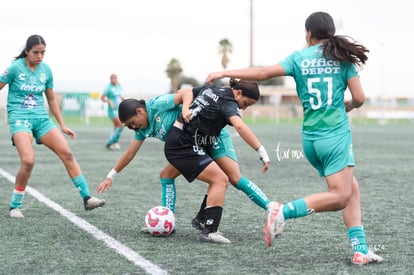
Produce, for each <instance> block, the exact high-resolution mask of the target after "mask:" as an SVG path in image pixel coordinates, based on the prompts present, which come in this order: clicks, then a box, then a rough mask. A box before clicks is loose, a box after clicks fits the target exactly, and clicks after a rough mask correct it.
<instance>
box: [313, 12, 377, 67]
mask: <svg viewBox="0 0 414 275" xmlns="http://www.w3.org/2000/svg"><path fill="white" fill-rule="evenodd" d="M305 29H306V31H310V33H311V37H312V38H316V39H325V41H324V42H323V43H322V47H323V56H324V57H325V58H327V59H332V60H337V61H345V62H350V63H353V64H355V65H357V66H359V67H361V66H362V65H363V64H365V62H366V61H367V60H368V56H367V55H366V53H368V52H369V50H368V49H367V48H366V47H365V46H363V45H362V44H360V43H358V42H356V41H355V40H354V39H353V38H351V37H350V36H346V35H335V31H336V29H335V23H334V21H333V19H332V17H331V16H330V15H329V14H328V13H326V12H314V13H312V14H311V15H310V16H309V17H308V18H307V19H306V22H305Z"/></svg>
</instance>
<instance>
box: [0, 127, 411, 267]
mask: <svg viewBox="0 0 414 275" xmlns="http://www.w3.org/2000/svg"><path fill="white" fill-rule="evenodd" d="M249 125H250V126H251V128H252V129H253V130H254V131H255V133H256V134H257V136H258V137H259V138H260V139H261V141H262V142H263V144H264V145H265V147H266V149H267V150H268V153H269V156H270V159H271V161H272V165H271V168H270V169H269V171H268V172H267V173H264V174H262V173H261V172H260V167H261V164H260V162H259V160H258V156H257V154H256V153H255V152H254V151H253V150H252V149H251V148H250V147H249V146H248V145H247V144H245V143H244V142H243V141H242V140H241V139H240V137H238V136H237V135H234V137H233V142H234V145H235V147H236V149H237V153H238V158H239V165H240V169H241V171H242V174H243V175H244V176H247V177H248V178H249V179H251V180H252V181H254V182H255V183H256V184H257V185H259V186H260V187H261V188H262V190H263V191H264V192H265V193H266V195H267V196H268V197H269V198H270V199H271V200H279V201H282V202H287V201H290V200H293V199H296V198H300V197H303V196H305V195H308V194H311V193H314V192H319V191H325V190H326V184H325V182H324V180H323V179H321V178H319V177H318V175H317V172H316V170H314V169H313V168H312V167H311V166H310V165H309V164H308V162H307V161H306V160H305V159H304V158H303V156H302V151H301V148H302V146H301V134H300V128H301V127H300V124H299V123H297V122H296V123H292V124H288V123H280V124H274V123H272V122H262V121H258V122H256V123H249ZM69 126H70V127H72V128H73V129H74V130H75V131H76V132H77V135H78V137H77V139H76V140H70V139H68V142H69V144H70V146H71V148H72V150H73V152H74V154H75V157H76V158H77V160H78V162H79V164H80V165H81V167H82V170H83V171H84V173H85V175H86V178H87V179H88V182H89V186H90V189H91V193H92V194H95V187H96V186H97V184H98V183H99V182H100V181H101V180H103V179H104V177H105V175H106V174H107V172H108V171H109V170H110V169H111V168H112V166H113V164H114V163H115V162H116V160H117V159H118V158H119V157H120V155H121V154H122V151H119V152H114V151H108V150H106V149H105V141H106V138H107V137H108V134H109V131H110V129H111V127H112V126H111V125H110V124H109V123H93V121H92V124H91V125H89V126H85V125H81V124H73V125H71V124H70V125H69ZM413 126H414V125H413V123H412V122H408V123H388V124H385V125H378V124H376V123H364V122H361V123H357V122H353V124H352V130H353V141H354V144H353V146H354V153H355V157H356V161H357V166H356V169H355V175H356V177H357V179H358V180H359V184H360V189H361V204H362V211H363V222H364V227H365V230H366V234H367V241H368V244H369V245H370V246H371V247H372V248H376V249H378V253H379V254H380V255H381V256H383V257H384V262H383V263H381V264H373V265H368V266H363V267H360V266H354V265H352V264H351V262H350V260H351V258H352V252H351V248H350V246H349V244H348V240H347V233H346V229H345V227H344V225H343V223H342V218H341V213H340V212H330V213H316V214H314V215H312V216H309V217H306V218H302V219H296V220H289V221H288V222H287V225H286V227H285V231H284V233H283V234H282V236H280V237H279V238H278V239H277V240H276V242H275V244H274V246H272V247H270V248H267V247H265V244H264V241H263V239H262V228H263V225H264V220H265V212H264V210H262V209H260V208H259V207H258V206H256V205H255V204H254V203H253V202H251V201H250V200H249V199H248V198H247V197H246V196H245V195H244V193H242V192H239V191H238V190H236V188H234V187H232V186H229V188H228V191H227V196H226V202H225V207H224V213H223V218H222V221H221V225H220V231H222V232H223V233H224V234H225V236H226V237H227V238H228V239H230V240H231V241H232V244H230V245H220V244H205V243H199V242H197V241H196V236H197V231H196V230H195V229H193V228H192V227H191V225H190V221H191V219H192V217H193V216H194V215H195V213H196V212H197V210H198V208H199V205H200V203H201V200H202V198H203V196H204V193H205V191H206V187H207V185H206V184H205V183H203V182H199V181H195V182H193V183H187V182H186V181H185V179H184V178H183V177H179V178H178V179H177V180H176V183H177V208H176V217H177V233H176V234H174V235H172V236H170V237H167V238H156V237H151V236H148V235H145V234H141V233H140V232H139V229H140V228H141V227H142V225H143V221H144V215H145V213H146V211H147V210H148V209H150V208H151V207H153V206H156V205H159V204H160V192H161V191H160V190H161V189H160V184H159V181H158V177H159V172H160V171H161V169H162V168H163V167H164V165H165V164H166V161H165V158H164V154H163V143H161V142H159V141H156V140H155V139H148V140H147V141H146V142H145V143H144V145H143V147H142V149H141V151H140V152H139V153H138V155H137V156H136V158H135V159H134V160H133V161H132V162H131V163H130V165H129V166H128V167H127V168H126V169H124V171H122V172H121V173H120V174H118V175H117V176H116V178H115V180H114V183H113V185H112V188H111V190H110V191H109V192H106V193H104V194H103V195H102V196H101V197H102V198H104V199H106V201H107V204H106V205H105V206H104V207H103V208H101V209H96V210H93V211H90V212H86V211H84V210H83V205H82V201H81V199H80V196H79V194H78V192H77V191H76V190H75V188H74V187H73V185H72V183H71V182H70V180H69V177H68V176H67V174H66V171H65V169H64V167H63V164H62V163H61V162H60V161H59V159H58V158H57V157H56V156H55V155H54V154H53V153H52V152H51V151H49V150H48V149H46V148H44V147H43V146H39V145H33V146H34V147H35V150H36V163H35V168H34V171H33V174H32V177H31V179H30V181H29V186H30V187H31V188H33V189H34V190H36V191H38V192H40V194H41V195H43V196H44V197H46V198H47V199H48V200H50V201H51V202H54V203H57V204H58V205H59V206H60V207H62V209H64V211H68V212H69V213H70V215H72V214H73V216H74V217H73V218H74V219H75V221H78V220H80V221H82V222H85V223H86V225H85V226H86V229H88V230H89V231H88V230H85V228H83V229H82V228H81V227H79V226H78V225H76V224H75V223H74V222H73V221H72V220H70V218H68V217H67V216H65V215H63V214H62V213H60V212H57V211H56V210H55V209H53V208H50V207H49V206H48V205H47V204H45V203H44V202H41V201H39V200H38V199H37V198H36V197H34V196H32V195H31V194H26V196H25V200H24V204H23V213H24V215H25V219H23V220H12V219H10V218H8V216H7V210H8V204H9V200H10V196H11V192H12V189H13V184H12V182H11V181H10V178H8V177H7V176H4V175H3V176H0V209H3V210H1V212H2V213H3V214H1V215H0V274H148V273H153V274H157V273H162V272H166V273H169V274H412V273H413V271H414V261H413V259H414V252H413V248H414V238H413V233H412V232H413V227H414V214H413V213H414V212H413V211H414V193H413V175H414V174H413V167H414V141H413V140H414V139H413V137H414V127H413ZM230 131H231V133H234V129H231V128H230ZM132 134H133V133H132V131H130V130H127V129H125V130H124V132H123V136H122V139H121V145H122V147H123V149H124V148H126V147H127V145H128V143H129V140H130V139H131V138H132V136H133V135H132ZM0 152H1V158H0V169H2V171H5V172H6V173H8V174H10V175H12V176H13V177H14V176H15V175H16V172H17V169H18V168H19V159H18V156H17V152H16V150H15V148H13V147H12V146H11V142H10V138H9V133H8V128H7V125H4V124H3V125H1V127H0ZM94 230H95V231H94ZM96 231H98V232H101V233H103V234H104V237H102V238H101V239H100V238H99V236H98V237H96V236H95V237H94V234H95V235H96V234H97V233H96ZM108 238H109V240H108ZM111 243H112V244H113V243H115V248H114V247H111V246H110V244H111ZM120 247H121V251H124V252H125V251H126V252H125V253H124V254H123V253H119V249H120ZM122 249H123V250H122ZM125 255H130V256H131V255H132V256H134V257H135V260H131V259H129V258H128V257H126V256H125ZM157 268H158V269H157Z"/></svg>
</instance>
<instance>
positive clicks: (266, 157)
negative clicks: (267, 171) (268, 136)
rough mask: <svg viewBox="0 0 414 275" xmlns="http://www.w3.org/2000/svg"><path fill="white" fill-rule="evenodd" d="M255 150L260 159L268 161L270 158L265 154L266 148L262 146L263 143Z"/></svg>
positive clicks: (264, 161)
mask: <svg viewBox="0 0 414 275" xmlns="http://www.w3.org/2000/svg"><path fill="white" fill-rule="evenodd" d="M257 152H258V153H259V156H260V160H261V161H263V163H266V162H269V161H270V158H269V156H268V155H267V152H266V149H265V148H264V147H263V145H260V146H259V148H257Z"/></svg>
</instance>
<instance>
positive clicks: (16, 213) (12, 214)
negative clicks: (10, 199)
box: [9, 208, 24, 219]
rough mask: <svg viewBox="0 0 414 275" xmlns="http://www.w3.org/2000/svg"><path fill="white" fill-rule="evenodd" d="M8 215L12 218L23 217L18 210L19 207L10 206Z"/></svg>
mask: <svg viewBox="0 0 414 275" xmlns="http://www.w3.org/2000/svg"><path fill="white" fill-rule="evenodd" d="M9 216H10V218H12V219H23V218H24V216H23V213H22V211H20V208H12V209H10V210H9Z"/></svg>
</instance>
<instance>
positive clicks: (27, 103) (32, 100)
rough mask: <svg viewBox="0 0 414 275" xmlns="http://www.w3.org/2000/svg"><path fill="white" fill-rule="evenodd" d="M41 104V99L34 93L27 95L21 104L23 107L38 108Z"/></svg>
mask: <svg viewBox="0 0 414 275" xmlns="http://www.w3.org/2000/svg"><path fill="white" fill-rule="evenodd" d="M38 106H39V99H38V98H37V97H35V96H33V95H32V94H30V95H28V96H25V97H24V99H23V101H22V103H21V104H20V107H21V108H36V107H38Z"/></svg>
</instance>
